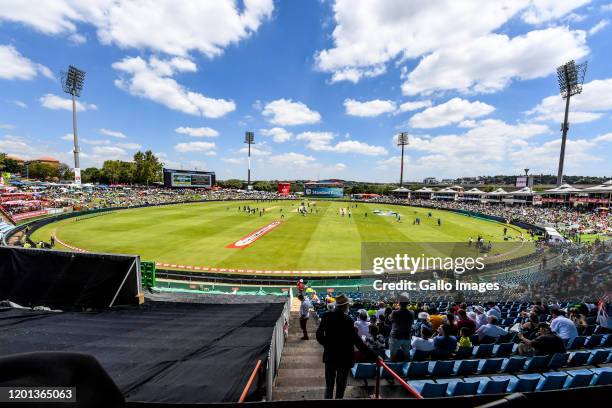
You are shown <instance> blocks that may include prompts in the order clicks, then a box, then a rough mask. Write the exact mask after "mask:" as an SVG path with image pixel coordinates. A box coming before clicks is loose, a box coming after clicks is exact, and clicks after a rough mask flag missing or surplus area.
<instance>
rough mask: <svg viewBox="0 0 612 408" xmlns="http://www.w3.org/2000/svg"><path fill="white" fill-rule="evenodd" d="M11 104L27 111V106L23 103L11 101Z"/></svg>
mask: <svg viewBox="0 0 612 408" xmlns="http://www.w3.org/2000/svg"><path fill="white" fill-rule="evenodd" d="M13 103H14V104H15V105H17V106H19V107H20V108H22V109H27V107H28V104H27V103H25V102H23V101H19V100H15V101H13Z"/></svg>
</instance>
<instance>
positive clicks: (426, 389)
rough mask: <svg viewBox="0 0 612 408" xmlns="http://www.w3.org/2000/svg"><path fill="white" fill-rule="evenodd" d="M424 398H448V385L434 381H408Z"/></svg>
mask: <svg viewBox="0 0 612 408" xmlns="http://www.w3.org/2000/svg"><path fill="white" fill-rule="evenodd" d="M408 384H410V385H411V386H412V387H413V388H414V389H415V390H417V391H418V393H419V394H421V396H422V397H423V398H439V397H445V396H446V389H447V388H448V384H447V383H440V384H438V383H435V382H433V381H432V380H415V381H408Z"/></svg>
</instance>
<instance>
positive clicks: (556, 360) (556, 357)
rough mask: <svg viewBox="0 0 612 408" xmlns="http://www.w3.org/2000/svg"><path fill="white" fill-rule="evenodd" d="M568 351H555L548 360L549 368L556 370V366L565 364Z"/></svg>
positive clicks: (559, 366)
mask: <svg viewBox="0 0 612 408" xmlns="http://www.w3.org/2000/svg"><path fill="white" fill-rule="evenodd" d="M568 357H569V353H555V354H553V356H552V357H551V358H550V361H549V362H548V369H549V370H556V369H557V368H561V367H564V366H565V365H566V364H567V359H568Z"/></svg>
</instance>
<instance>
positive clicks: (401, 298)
mask: <svg viewBox="0 0 612 408" xmlns="http://www.w3.org/2000/svg"><path fill="white" fill-rule="evenodd" d="M399 302H400V303H410V296H409V295H408V293H406V292H402V293H401V294H400V296H399Z"/></svg>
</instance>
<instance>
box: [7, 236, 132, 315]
mask: <svg viewBox="0 0 612 408" xmlns="http://www.w3.org/2000/svg"><path fill="white" fill-rule="evenodd" d="M138 263H139V258H138V257H137V256H128V255H110V254H90V253H87V254H86V253H75V252H65V251H48V250H41V249H24V248H15V247H0V300H10V301H12V302H15V303H18V304H20V305H23V306H48V307H51V308H55V309H70V310H72V309H82V308H105V307H109V306H110V304H111V302H113V299H115V301H114V305H130V304H132V305H133V304H137V303H138V299H137V298H136V295H137V294H138V290H139V287H138ZM115 296H116V297H115Z"/></svg>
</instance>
